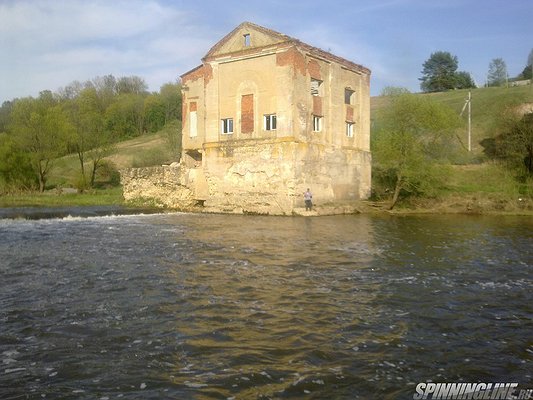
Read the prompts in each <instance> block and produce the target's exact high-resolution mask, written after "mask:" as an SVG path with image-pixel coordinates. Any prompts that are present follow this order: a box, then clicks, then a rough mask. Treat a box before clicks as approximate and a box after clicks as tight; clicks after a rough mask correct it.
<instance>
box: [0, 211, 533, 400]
mask: <svg viewBox="0 0 533 400" xmlns="http://www.w3.org/2000/svg"><path fill="white" fill-rule="evenodd" d="M532 284H533V219H532V218H526V217H476V216H420V217H414V216H409V217H386V216H368V215H358V216H336V217H320V218H303V217H299V218H291V217H258V216H235V215H203V214H164V215H130V216H110V217H89V218H69V217H67V218H61V219H41V220H0V399H43V398H46V399H100V400H107V399H117V398H122V399H199V400H200V399H408V398H409V399H412V398H413V394H414V393H415V387H416V385H417V383H419V382H427V381H433V382H478V381H479V382H519V383H520V384H524V385H527V384H531V383H532V382H533V378H532V375H533V292H532V287H533V285H532Z"/></svg>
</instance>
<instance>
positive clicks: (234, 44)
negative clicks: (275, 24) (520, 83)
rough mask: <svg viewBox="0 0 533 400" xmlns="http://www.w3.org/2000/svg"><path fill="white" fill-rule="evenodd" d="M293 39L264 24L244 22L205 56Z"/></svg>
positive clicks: (234, 51) (215, 55)
mask: <svg viewBox="0 0 533 400" xmlns="http://www.w3.org/2000/svg"><path fill="white" fill-rule="evenodd" d="M291 40H293V39H292V38H291V37H289V36H287V35H284V34H282V33H279V32H275V31H273V30H270V29H267V28H263V27H262V26H259V25H255V24H252V23H251V22H244V23H242V24H240V25H239V26H238V27H237V28H235V29H234V30H233V31H231V32H230V33H229V34H227V35H226V36H225V37H224V38H223V39H222V40H220V41H219V42H218V43H217V44H215V45H214V46H213V47H212V48H211V49H210V50H209V52H208V53H207V54H206V55H205V57H204V58H212V57H218V56H222V55H225V54H232V53H236V52H239V51H244V50H250V49H253V48H260V47H267V46H272V45H276V44H279V43H283V42H287V41H291Z"/></svg>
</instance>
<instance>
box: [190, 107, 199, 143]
mask: <svg viewBox="0 0 533 400" xmlns="http://www.w3.org/2000/svg"><path fill="white" fill-rule="evenodd" d="M197 135H198V117H197V115H196V111H191V112H190V113H189V136H190V137H195V136H197Z"/></svg>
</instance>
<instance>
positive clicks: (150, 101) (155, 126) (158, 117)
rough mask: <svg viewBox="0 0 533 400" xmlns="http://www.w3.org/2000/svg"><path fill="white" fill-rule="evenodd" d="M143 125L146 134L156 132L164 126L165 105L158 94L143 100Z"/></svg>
mask: <svg viewBox="0 0 533 400" xmlns="http://www.w3.org/2000/svg"><path fill="white" fill-rule="evenodd" d="M144 124H145V126H146V130H147V131H148V132H157V131H159V130H160V129H161V128H163V126H165V105H164V104H163V99H162V98H161V95H160V94H159V93H153V94H151V95H149V96H148V97H146V98H145V99H144Z"/></svg>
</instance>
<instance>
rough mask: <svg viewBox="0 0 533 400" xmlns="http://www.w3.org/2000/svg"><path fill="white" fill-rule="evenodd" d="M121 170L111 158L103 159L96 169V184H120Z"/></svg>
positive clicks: (98, 185) (101, 185) (102, 185)
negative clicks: (119, 170)
mask: <svg viewBox="0 0 533 400" xmlns="http://www.w3.org/2000/svg"><path fill="white" fill-rule="evenodd" d="M119 185H120V172H118V169H117V166H116V165H115V164H114V163H113V162H112V161H109V160H103V161H102V162H101V163H100V165H99V166H98V169H97V170H96V177H95V186H96V187H104V186H119Z"/></svg>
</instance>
